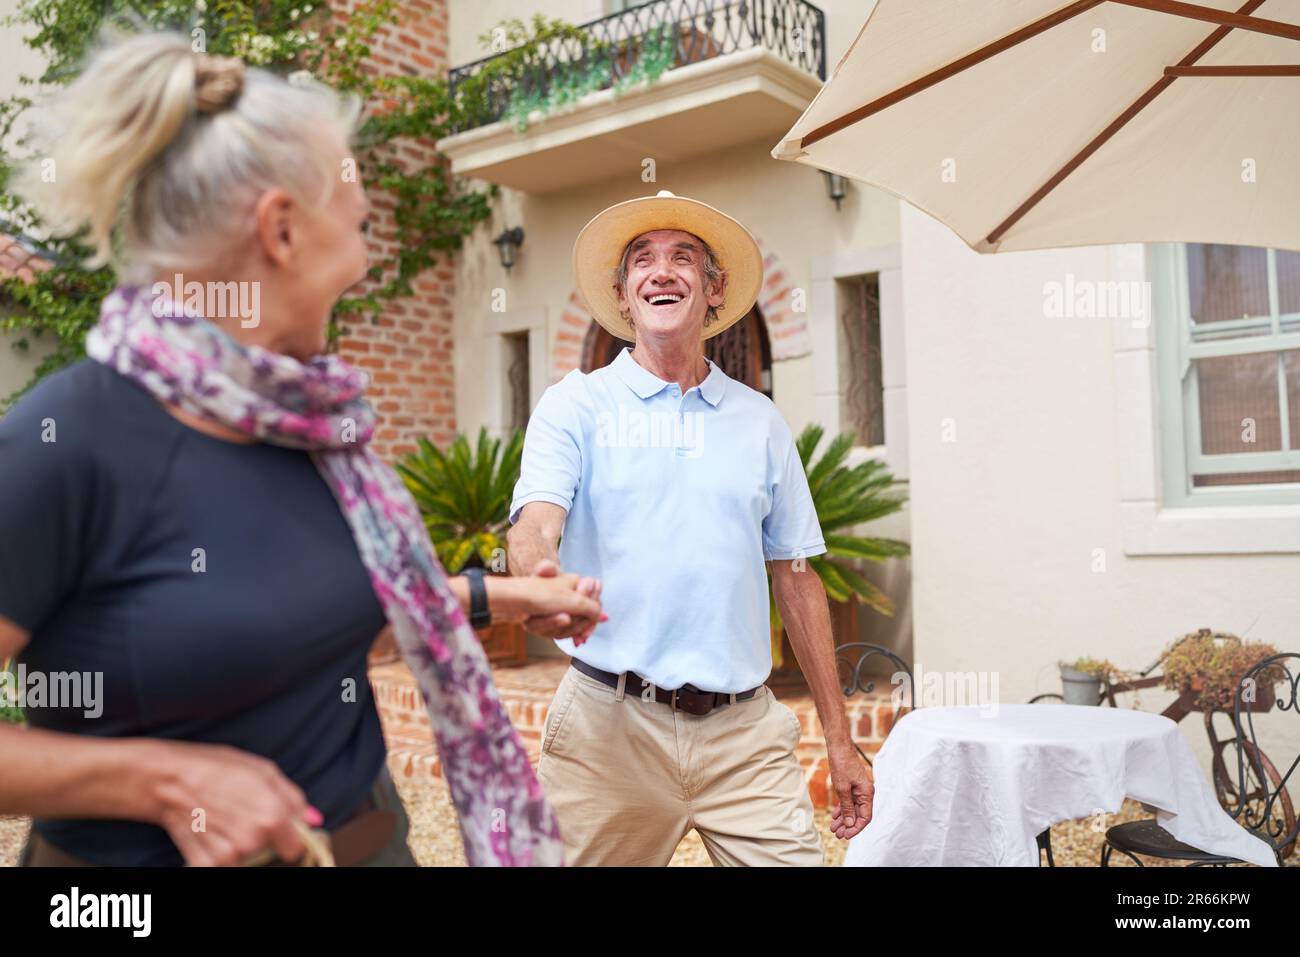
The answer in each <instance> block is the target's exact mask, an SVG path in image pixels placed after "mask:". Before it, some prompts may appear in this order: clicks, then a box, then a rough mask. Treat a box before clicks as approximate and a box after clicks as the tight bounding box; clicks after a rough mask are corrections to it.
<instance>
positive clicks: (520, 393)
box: [502, 331, 532, 430]
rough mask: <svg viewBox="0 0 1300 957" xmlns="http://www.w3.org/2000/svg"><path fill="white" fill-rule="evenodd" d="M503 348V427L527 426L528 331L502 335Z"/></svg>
mask: <svg viewBox="0 0 1300 957" xmlns="http://www.w3.org/2000/svg"><path fill="white" fill-rule="evenodd" d="M502 339H503V344H504V346H505V348H504V349H503V350H502V358H503V360H504V362H505V369H504V372H505V377H504V378H505V384H506V402H505V421H504V424H505V427H506V428H507V429H510V430H513V429H526V428H528V414H529V410H530V409H531V408H532V381H531V376H530V375H529V371H530V370H529V368H528V366H529V354H528V353H529V350H528V333H527V332H526V331H525V332H511V333H507V334H506V335H504V336H503V337H502Z"/></svg>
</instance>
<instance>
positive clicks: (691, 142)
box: [438, 0, 826, 193]
mask: <svg viewBox="0 0 1300 957" xmlns="http://www.w3.org/2000/svg"><path fill="white" fill-rule="evenodd" d="M578 31H579V32H578V34H577V35H575V36H571V37H566V38H564V39H562V40H551V41H545V42H543V43H540V44H538V45H537V47H536V48H535V50H534V54H533V55H532V56H529V57H528V58H526V60H525V61H524V62H523V63H521V64H517V65H516V66H515V67H513V68H512V69H511V71H509V72H503V73H501V74H500V75H499V76H494V77H492V78H491V80H490V82H485V83H484V85H483V89H481V90H477V91H475V93H474V95H473V98H472V99H473V102H472V103H469V104H468V107H469V109H467V110H466V116H465V118H464V120H463V121H462V123H461V124H460V128H459V129H458V130H457V132H456V133H454V134H453V135H451V136H447V137H444V138H443V139H442V140H440V141H439V142H438V148H439V149H440V150H441V151H442V152H443V153H444V154H445V155H447V156H448V157H449V158H450V159H451V163H452V171H453V172H455V173H457V174H460V175H463V176H473V177H476V178H478V179H482V180H486V181H487V182H492V183H498V184H500V185H502V186H509V187H512V188H514V189H520V190H524V191H527V192H533V193H545V192H551V191H556V190H562V189H568V188H571V187H573V186H577V185H580V184H582V183H586V182H591V181H593V180H597V179H601V178H605V177H608V176H610V175H612V174H614V173H615V172H617V171H618V170H620V169H623V170H631V171H637V170H639V168H640V165H641V162H642V160H643V159H644V158H646V157H651V158H653V159H654V160H655V161H656V162H657V163H658V164H661V165H662V164H668V163H672V162H678V161H682V160H686V159H689V158H690V157H693V156H697V155H702V154H705V153H710V152H714V151H716V150H720V149H725V148H727V147H730V146H735V145H737V144H740V143H749V142H754V141H759V140H768V139H770V140H772V142H775V140H776V139H777V138H779V137H780V136H781V134H783V133H784V132H786V131H787V130H788V129H789V128H790V127H791V126H792V125H793V124H794V121H795V120H796V119H798V118H799V116H800V115H801V114H802V113H803V111H804V109H805V107H807V105H808V103H809V102H811V100H812V98H813V97H814V96H815V95H816V94H817V91H818V90H819V89H820V88H821V85H822V81H823V80H824V79H825V76H826V43H825V40H826V21H825V16H824V14H823V13H822V11H821V10H819V9H818V8H817V7H815V6H813V5H812V4H810V3H806V2H803V0H730V2H724V0H655V2H651V3H645V4H642V5H641V6H638V7H633V8H632V9H630V10H625V11H622V12H621V13H614V14H610V15H609V16H606V17H601V18H600V19H599V20H593V21H591V22H590V23H585V24H582V25H581V26H580V27H579V28H578ZM509 52H510V51H507V52H506V53H499V54H494V55H493V56H490V57H485V58H484V59H482V60H477V61H475V62H473V63H469V64H466V65H465V66H461V67H457V68H455V69H454V70H452V71H451V72H450V75H449V86H450V88H451V92H452V94H453V95H456V93H457V91H458V90H459V91H460V92H462V93H464V92H465V89H466V85H467V84H472V83H473V80H474V78H475V77H477V76H479V75H480V73H481V72H482V71H483V70H484V69H485V68H489V65H491V64H493V63H494V61H497V62H498V65H503V64H504V63H505V62H506V61H500V60H499V58H501V57H505V56H507V55H509ZM651 61H656V62H657V63H658V66H659V67H660V68H662V70H663V72H662V73H661V74H660V75H659V76H658V78H657V79H656V80H655V81H654V82H652V83H650V84H646V83H645V82H643V81H639V82H629V81H636V78H637V77H638V76H639V75H641V74H642V73H643V72H644V71H645V70H646V69H647V63H649V62H651ZM488 72H489V73H492V72H495V71H494V70H493V69H491V68H489V69H488ZM624 84H626V85H625V86H624V88H623V89H621V90H620V89H619V87H620V86H621V85H624ZM567 91H576V92H577V93H578V94H580V95H576V96H575V97H573V98H572V100H571V102H567V103H565V104H564V105H563V106H561V107H560V108H558V109H554V110H552V111H550V112H548V113H546V114H545V115H543V113H542V112H541V111H540V110H533V111H532V112H531V113H529V115H528V122H527V126H526V128H525V129H523V130H522V131H521V130H520V129H519V123H518V120H519V117H520V116H521V115H522V113H523V111H524V110H525V109H526V108H527V104H528V103H530V102H536V101H537V98H544V97H547V96H557V94H563V93H565V92H567ZM560 98H561V99H563V96H560ZM465 99H466V98H465V97H462V102H464V101H465ZM520 104H524V106H523V107H521V105H520ZM768 145H769V146H770V144H768ZM764 152H766V147H765V148H764Z"/></svg>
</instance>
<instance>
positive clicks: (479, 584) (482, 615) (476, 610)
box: [461, 568, 492, 630]
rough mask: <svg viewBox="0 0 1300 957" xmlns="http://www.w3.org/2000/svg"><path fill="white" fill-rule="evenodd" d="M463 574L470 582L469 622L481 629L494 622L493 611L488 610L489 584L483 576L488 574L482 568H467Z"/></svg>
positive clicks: (473, 626)
mask: <svg viewBox="0 0 1300 957" xmlns="http://www.w3.org/2000/svg"><path fill="white" fill-rule="evenodd" d="M461 574H462V575H464V576H465V578H466V580H467V581H468V582H469V624H470V627H471V628H474V629H477V630H481V629H483V628H486V627H487V626H488V625H490V624H492V612H491V611H490V610H488V597H487V585H486V584H485V583H484V581H483V577H484V576H485V575H486V574H487V573H486V572H484V571H483V569H481V568H466V569H465V570H464V571H463V572H461Z"/></svg>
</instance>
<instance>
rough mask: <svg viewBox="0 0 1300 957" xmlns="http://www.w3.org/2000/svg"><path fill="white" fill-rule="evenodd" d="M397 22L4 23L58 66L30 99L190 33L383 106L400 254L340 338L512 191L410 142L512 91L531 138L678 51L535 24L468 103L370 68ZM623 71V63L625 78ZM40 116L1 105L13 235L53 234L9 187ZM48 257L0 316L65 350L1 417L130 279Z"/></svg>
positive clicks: (131, 18)
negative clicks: (97, 65)
mask: <svg viewBox="0 0 1300 957" xmlns="http://www.w3.org/2000/svg"><path fill="white" fill-rule="evenodd" d="M398 22H399V4H398V3H397V2H396V0H361V2H360V3H358V4H357V5H356V6H355V7H354V8H353V9H352V10H351V11H350V12H347V13H345V14H344V13H340V12H339V11H337V10H334V9H331V8H330V7H328V6H327V5H326V4H325V3H324V2H323V0H313V2H307V0H148V2H143V0H21V2H20V3H19V6H18V9H17V12H16V13H14V14H12V15H10V16H8V17H5V18H3V20H2V21H0V23H2V24H3V26H4V27H6V28H9V29H14V28H17V29H21V30H23V31H24V32H27V33H29V34H30V35H29V36H28V38H27V39H26V41H25V42H26V43H27V44H28V45H29V46H30V47H32V48H33V49H34V50H36V51H37V52H38V53H39V54H40V55H41V57H42V60H43V62H44V63H45V71H44V72H43V73H42V74H41V75H40V76H39V77H23V79H22V85H23V87H24V89H26V88H30V87H32V86H35V85H41V86H54V85H59V84H66V83H68V82H69V81H71V80H72V79H73V78H75V77H76V75H77V72H78V69H79V67H80V64H81V63H82V62H84V60H85V57H86V55H87V54H88V53H89V52H90V47H91V44H92V43H93V42H94V41H95V38H96V37H98V36H100V35H101V32H102V30H103V28H105V27H109V26H112V27H117V28H119V29H124V30H128V31H129V30H141V29H171V30H177V31H180V32H182V33H185V34H188V35H189V36H191V38H192V39H193V41H194V44H195V47H196V49H201V50H204V51H206V52H208V53H212V54H225V55H233V56H238V57H241V58H243V59H244V60H245V61H246V62H248V63H249V64H251V65H254V66H259V67H263V68H265V69H269V70H272V71H276V72H280V73H284V74H288V73H292V72H296V71H299V70H306V71H307V72H309V73H311V74H312V75H313V76H315V77H317V78H318V79H320V80H322V81H324V82H326V83H328V84H330V85H331V86H333V87H334V88H335V89H337V90H340V91H343V92H350V93H355V94H357V95H358V96H359V97H361V98H362V100H363V101H364V102H365V103H367V104H368V106H369V109H368V110H367V113H366V118H365V119H364V121H363V122H362V125H361V127H360V129H359V130H358V133H357V136H356V142H355V149H356V153H357V158H358V160H359V162H360V165H361V169H362V177H363V181H364V183H365V186H366V188H367V189H368V190H370V191H372V192H375V191H378V192H380V193H383V194H386V195H387V196H388V197H389V198H390V199H391V201H392V207H393V211H394V219H395V223H396V237H395V239H396V243H395V245H396V248H397V250H398V252H397V253H396V254H395V255H393V256H392V257H390V258H387V259H385V260H384V261H382V262H379V263H377V264H375V265H374V266H373V267H372V268H371V270H370V276H371V279H372V280H374V282H373V283H372V284H371V285H370V286H369V287H368V290H367V291H366V292H365V293H364V294H363V295H360V296H357V297H348V298H344V299H342V300H340V301H339V303H338V304H337V305H336V306H335V309H334V317H333V318H334V321H333V322H332V323H331V329H330V336H331V340H333V339H336V338H337V337H338V336H339V335H340V334H342V333H344V332H345V331H346V323H348V322H354V321H366V320H369V321H371V322H373V321H376V320H377V318H378V317H379V315H380V314H382V312H383V310H384V308H385V305H386V304H387V303H388V302H390V301H391V300H394V299H397V298H400V297H403V296H409V295H411V292H412V281H413V280H414V279H415V277H416V276H418V275H419V274H420V273H422V272H423V271H424V270H426V269H428V268H429V267H430V266H432V265H434V264H435V263H436V262H438V261H439V258H440V257H449V256H451V255H452V254H454V253H455V252H456V251H457V250H459V249H460V248H461V246H462V245H463V243H464V241H465V239H466V237H468V236H469V235H470V233H471V232H473V230H474V229H475V227H476V226H477V225H478V224H479V223H481V222H483V221H484V220H486V219H487V218H488V217H489V215H490V212H491V210H490V205H489V204H490V201H491V200H492V199H494V198H495V197H496V196H497V195H498V192H499V190H498V188H497V187H496V186H495V185H493V186H489V187H488V188H487V189H485V190H482V191H479V190H476V189H472V188H470V187H469V186H468V185H467V184H466V182H465V181H464V180H462V179H460V178H458V177H456V176H453V175H452V173H451V171H450V163H449V162H448V161H447V160H446V158H445V157H444V156H441V155H439V154H434V155H433V156H432V157H431V159H430V160H429V162H427V163H423V164H412V163H410V162H409V161H406V160H403V161H402V162H399V161H398V159H397V147H398V146H399V145H400V144H401V143H402V142H404V141H406V142H409V141H421V142H425V143H431V142H436V141H437V140H438V139H440V138H442V137H444V136H446V135H449V134H450V133H452V132H454V131H456V130H464V129H469V128H472V127H475V126H479V125H482V124H484V123H487V122H490V121H491V120H492V119H494V117H493V116H492V115H491V113H492V109H493V103H494V102H495V101H494V96H495V94H496V91H498V90H502V89H507V90H510V91H511V93H510V99H509V103H508V106H507V109H506V118H507V119H509V120H512V121H513V122H514V123H515V126H516V128H517V129H519V130H520V131H522V130H524V129H526V127H527V123H528V118H529V115H530V114H531V113H532V112H534V111H538V110H539V111H541V112H542V113H543V114H547V113H550V112H553V111H555V110H558V109H562V108H564V107H565V106H567V105H569V104H571V103H573V102H575V101H576V100H577V99H578V98H580V97H581V96H583V95H585V94H586V93H589V92H592V91H595V90H599V89H605V88H612V89H613V90H614V93H615V95H616V96H617V95H619V94H620V93H621V92H622V91H623V90H625V89H626V88H627V87H629V86H630V85H632V84H635V83H653V82H654V81H655V80H656V79H658V77H659V76H660V74H662V73H663V72H664V71H665V70H667V69H669V68H670V67H671V66H672V64H673V61H674V57H675V55H676V51H675V35H674V31H675V27H674V25H672V24H665V25H663V26H662V27H660V28H657V29H655V30H652V31H650V32H649V33H648V34H647V35H645V36H644V37H638V38H632V39H629V40H624V41H621V42H619V43H615V44H610V43H607V42H604V41H600V40H596V39H595V38H593V37H592V36H591V35H590V34H589V33H587V32H586V31H584V30H582V29H581V28H580V27H577V26H574V25H572V24H568V23H566V22H564V21H563V20H558V19H548V18H546V17H543V16H541V15H540V14H539V15H536V16H534V17H533V18H532V21H531V24H530V25H525V24H524V22H523V21H522V20H519V19H517V18H512V19H508V20H505V21H503V22H502V23H500V24H499V25H498V26H497V27H495V28H494V29H492V30H489V31H487V32H485V33H484V34H482V35H481V36H480V37H479V41H480V43H481V44H482V45H483V47H484V48H485V49H487V50H490V51H491V52H492V53H494V54H500V55H495V56H493V57H492V59H490V60H488V61H487V63H485V64H484V65H483V67H482V68H481V69H480V70H479V71H478V72H476V73H475V74H474V75H473V76H470V77H467V78H466V79H464V80H462V81H461V82H460V83H459V84H458V85H457V87H456V89H455V92H454V95H453V94H452V93H451V92H450V91H449V89H448V85H447V81H446V80H445V79H444V78H442V77H422V76H411V75H408V74H405V73H400V72H391V71H390V72H383V71H380V70H377V69H376V68H375V67H374V66H373V63H371V62H368V60H367V58H368V57H369V55H370V52H371V44H372V43H373V42H374V39H375V37H376V35H377V34H378V33H379V32H380V30H381V29H383V28H384V27H385V25H394V26H395V25H397V24H398ZM559 43H567V45H568V46H569V47H570V48H572V47H573V45H574V44H577V45H579V46H580V47H581V49H582V50H583V51H584V54H583V55H582V56H581V57H579V58H578V59H576V60H575V59H571V60H569V61H567V62H566V63H563V64H560V65H556V63H555V62H554V56H553V52H552V51H553V50H554V49H555V45H556V44H559ZM615 62H618V63H620V64H621V66H622V69H621V70H620V71H619V73H620V76H619V77H618V78H617V80H615V79H614V74H615V70H614V64H615ZM543 76H544V79H542V80H541V81H537V80H532V81H531V82H530V78H536V77H543ZM33 105H34V100H33V97H31V96H28V95H26V94H25V93H20V94H18V95H15V96H12V97H10V98H9V99H7V100H4V101H0V143H12V144H15V148H13V149H11V150H6V149H0V217H3V222H0V229H3V230H4V231H6V232H10V233H24V234H29V235H41V234H42V233H43V230H42V229H41V224H40V220H39V217H38V216H37V215H36V213H35V211H34V210H32V209H31V208H30V207H28V206H26V204H24V203H23V202H22V200H21V199H20V198H19V197H17V196H16V195H14V194H13V193H11V192H10V190H9V184H10V182H11V178H12V175H13V172H14V169H15V168H16V166H17V164H18V163H20V162H22V161H23V160H24V159H27V158H29V157H30V148H29V144H28V143H27V142H26V138H25V137H23V136H18V135H16V132H17V131H18V129H19V128H20V126H21V124H20V120H21V119H22V117H23V115H24V114H25V113H26V112H27V110H29V109H31V108H32V107H33ZM42 253H43V255H44V258H45V259H47V260H48V261H50V262H52V263H53V265H52V266H51V268H49V269H47V270H43V271H40V272H38V273H36V275H35V278H34V280H33V281H31V282H27V281H24V280H23V279H20V278H16V277H10V278H3V279H0V305H3V306H5V307H7V308H6V311H5V314H3V315H0V331H5V332H11V333H14V334H15V337H14V338H13V340H12V344H13V346H14V347H15V348H18V349H20V350H24V349H27V348H29V345H30V338H41V339H45V340H47V341H48V339H49V338H52V339H53V340H54V342H53V346H52V349H51V351H49V353H48V354H47V355H46V357H45V358H44V359H43V360H42V361H41V362H40V364H39V365H38V366H37V368H36V370H35V373H34V375H33V377H32V380H31V381H30V382H28V383H27V384H26V385H25V386H24V387H23V388H22V389H21V390H19V392H18V393H16V394H15V395H13V396H9V397H8V399H5V400H3V401H2V402H0V409H2V408H4V407H6V406H7V405H8V404H10V403H12V402H13V401H14V400H15V399H16V398H17V397H18V396H19V395H21V394H22V393H23V392H26V391H27V390H28V389H30V388H31V386H32V385H34V384H35V383H36V382H37V381H39V380H40V379H41V378H42V377H43V376H45V375H47V374H49V373H50V372H53V371H55V370H56V369H59V368H61V367H62V366H64V365H67V364H68V363H70V362H74V361H76V360H77V359H79V358H81V356H83V355H84V350H85V336H86V333H87V332H88V331H89V330H90V328H91V327H92V326H93V325H94V323H95V322H96V320H97V319H98V315H99V304H100V301H101V300H102V299H103V298H104V296H106V295H107V294H108V293H109V292H110V291H111V290H112V289H113V287H114V286H115V285H116V282H117V279H116V275H115V274H114V271H113V269H112V268H111V267H110V266H104V267H101V268H99V269H96V270H87V269H84V268H82V267H81V266H80V265H79V263H80V262H82V261H83V260H84V259H85V258H86V257H87V255H88V253H89V250H87V249H86V248H85V247H84V246H83V245H81V244H80V243H78V241H77V237H65V236H55V237H50V238H49V239H48V240H46V241H45V243H44V248H43V249H42Z"/></svg>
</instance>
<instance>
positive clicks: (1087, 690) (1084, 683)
mask: <svg viewBox="0 0 1300 957" xmlns="http://www.w3.org/2000/svg"><path fill="white" fill-rule="evenodd" d="M1061 696H1062V697H1063V698H1064V699H1065V703H1066V704H1082V705H1093V706H1095V705H1099V704H1101V680H1100V679H1099V678H1097V676H1096V675H1089V674H1084V673H1083V672H1082V671H1075V670H1074V669H1073V668H1067V667H1066V666H1064V665H1062V666H1061Z"/></svg>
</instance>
